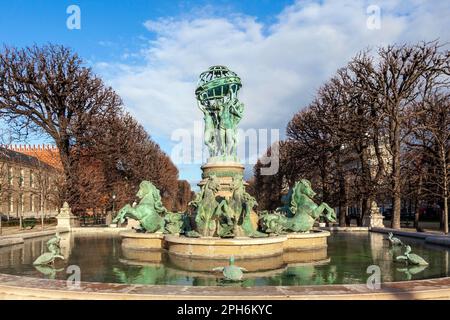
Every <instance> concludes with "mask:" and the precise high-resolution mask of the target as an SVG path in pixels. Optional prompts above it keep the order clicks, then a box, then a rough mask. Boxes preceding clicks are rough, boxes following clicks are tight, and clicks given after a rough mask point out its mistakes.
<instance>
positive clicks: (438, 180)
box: [408, 92, 450, 234]
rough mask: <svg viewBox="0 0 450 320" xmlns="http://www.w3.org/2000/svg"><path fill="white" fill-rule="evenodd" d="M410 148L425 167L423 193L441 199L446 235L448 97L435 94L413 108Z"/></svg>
mask: <svg viewBox="0 0 450 320" xmlns="http://www.w3.org/2000/svg"><path fill="white" fill-rule="evenodd" d="M409 126H410V128H411V130H412V132H413V134H412V138H411V139H410V140H409V141H408V144H409V146H411V147H413V148H415V149H416V150H418V151H420V154H421V156H422V157H423V158H425V159H426V160H427V162H428V164H431V166H429V168H428V170H427V180H428V184H427V188H426V192H428V193H432V194H435V195H437V196H439V197H440V198H441V201H442V204H443V210H442V226H443V231H444V232H445V233H446V234H447V233H448V210H449V204H448V198H449V187H450V186H449V178H450V94H449V93H448V92H447V93H445V94H442V93H441V94H435V95H432V96H431V97H430V98H427V99H425V100H424V101H422V102H420V103H417V104H415V105H414V112H413V113H412V117H411V118H410V124H409Z"/></svg>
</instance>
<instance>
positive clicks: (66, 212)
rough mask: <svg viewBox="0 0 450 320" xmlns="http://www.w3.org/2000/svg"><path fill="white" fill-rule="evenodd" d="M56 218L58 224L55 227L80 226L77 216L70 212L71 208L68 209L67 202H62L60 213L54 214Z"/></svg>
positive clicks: (68, 227)
mask: <svg viewBox="0 0 450 320" xmlns="http://www.w3.org/2000/svg"><path fill="white" fill-rule="evenodd" d="M56 219H57V220H58V224H57V226H56V229H69V230H70V229H72V228H76V227H79V226H80V222H79V220H78V217H76V216H74V215H73V214H72V210H70V207H69V204H68V203H67V202H64V204H63V206H62V208H61V211H60V213H59V214H58V215H57V216H56Z"/></svg>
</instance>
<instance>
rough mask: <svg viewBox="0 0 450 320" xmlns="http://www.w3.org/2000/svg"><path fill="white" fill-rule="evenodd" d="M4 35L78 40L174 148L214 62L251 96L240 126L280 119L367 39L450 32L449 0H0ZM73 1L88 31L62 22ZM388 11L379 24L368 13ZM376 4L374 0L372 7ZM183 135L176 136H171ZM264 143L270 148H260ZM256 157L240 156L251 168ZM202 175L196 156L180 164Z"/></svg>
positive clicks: (18, 41) (273, 124) (191, 120)
mask: <svg viewBox="0 0 450 320" xmlns="http://www.w3.org/2000/svg"><path fill="white" fill-rule="evenodd" d="M0 4H1V8H2V10H1V11H0V42H1V43H6V44H8V45H15V46H26V45H31V44H33V43H37V44H42V43H46V42H52V43H58V44H64V45H67V46H70V47H72V48H73V49H74V50H75V51H77V52H78V53H79V54H80V56H81V57H82V58H83V59H84V60H85V61H86V62H87V64H88V65H89V66H91V67H93V69H94V70H95V72H97V73H98V74H99V75H100V76H102V77H103V78H104V80H105V81H106V82H107V83H109V84H110V85H112V86H113V88H114V89H116V90H117V92H118V93H119V94H120V95H121V96H122V97H123V99H124V101H125V104H126V107H127V109H128V110H129V111H130V112H131V113H132V114H133V115H135V116H136V117H137V119H138V120H139V121H140V122H141V123H142V124H143V125H144V126H145V128H146V129H147V130H148V131H149V132H150V134H151V135H152V137H153V138H154V139H155V140H156V141H157V142H158V143H159V144H160V145H161V146H162V148H163V150H165V151H166V152H167V153H168V154H169V155H172V152H173V149H174V146H175V145H176V144H177V142H176V141H173V139H172V138H173V136H174V133H176V130H179V129H183V130H185V131H186V130H187V132H191V133H192V134H193V135H194V136H195V132H194V129H193V127H194V124H195V123H198V122H201V120H202V115H201V113H200V112H199V111H198V110H197V108H196V104H195V98H194V95H193V91H194V89H195V85H196V81H197V77H198V75H199V74H200V72H202V71H204V70H205V69H207V68H208V67H209V66H211V65H216V64H224V65H227V66H229V67H230V68H231V69H232V70H234V71H236V72H237V73H238V74H239V75H240V76H241V78H242V81H243V84H244V87H243V89H242V95H241V99H242V101H243V102H244V103H245V105H246V110H245V116H244V119H243V121H242V123H241V126H242V128H243V129H245V130H249V129H256V130H259V129H269V130H270V129H278V130H280V134H281V136H283V135H284V130H285V126H286V124H287V122H288V121H289V120H290V118H291V117H292V115H293V114H294V113H295V112H297V111H298V110H300V109H301V108H302V107H304V106H306V105H307V104H308V102H310V101H311V100H312V98H313V96H314V93H315V91H316V90H317V88H318V87H319V86H320V85H321V84H322V83H323V82H324V81H326V80H327V79H328V78H329V77H330V76H331V75H332V74H333V73H334V72H335V71H336V69H338V68H339V67H342V66H344V65H345V64H346V62H347V61H348V60H349V59H350V58H351V57H352V56H353V55H355V54H356V53H357V52H358V51H359V50H362V49H365V48H367V47H370V48H376V47H377V46H381V45H386V44H389V43H404V42H417V41H421V40H434V39H437V38H439V39H441V41H442V42H448V41H450V36H449V33H448V30H450V19H448V15H449V13H450V1H448V0H433V1H429V0H428V1H425V0H411V1H401V0H380V1H375V0H374V1H367V0H321V1H315V0H297V1H296V0H290V1H287V0H286V1H285V0H283V1H269V0H259V1H257V0H246V1H242V0H241V1H223V0H215V1H207V0H200V1H172V0H170V1H169V0H167V1H142V0H137V1H136V0H134V1H111V0H110V1H106V0H98V1H94V0H84V1H75V0H71V1H63V0H58V1H50V0H47V1H42V0H29V1H23V0H15V1H1V2H0ZM69 5H78V6H79V7H80V10H81V29H80V30H69V29H68V28H67V27H66V19H67V18H68V16H69V15H68V14H67V13H66V9H67V7H68V6H69ZM370 5H376V6H377V8H379V9H380V16H379V18H380V19H379V22H380V26H379V28H370V27H368V25H367V21H368V19H369V18H371V14H372V13H371V12H368V8H369V6H370ZM369 11H370V10H369ZM175 135H176V134H175ZM258 151H259V152H262V151H263V150H258ZM251 159H255V155H250V156H249V157H248V159H244V162H245V161H246V160H248V161H246V162H245V163H246V164H247V168H248V169H250V168H251V166H252V165H251V162H252V161H251ZM177 165H178V167H179V169H180V177H181V178H185V179H188V180H189V181H190V182H191V183H192V184H195V182H196V181H198V180H199V177H200V169H199V167H200V165H199V164H198V163H194V164H186V163H184V164H183V163H177Z"/></svg>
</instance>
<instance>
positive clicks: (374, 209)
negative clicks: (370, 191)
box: [363, 201, 384, 228]
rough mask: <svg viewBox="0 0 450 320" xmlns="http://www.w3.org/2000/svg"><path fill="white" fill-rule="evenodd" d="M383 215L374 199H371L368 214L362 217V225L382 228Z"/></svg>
mask: <svg viewBox="0 0 450 320" xmlns="http://www.w3.org/2000/svg"><path fill="white" fill-rule="evenodd" d="M383 220H384V216H383V215H382V214H381V213H380V209H379V208H378V206H377V203H376V202H375V201H372V205H371V207H370V214H369V216H365V217H364V218H363V226H364V227H369V228H384V224H383Z"/></svg>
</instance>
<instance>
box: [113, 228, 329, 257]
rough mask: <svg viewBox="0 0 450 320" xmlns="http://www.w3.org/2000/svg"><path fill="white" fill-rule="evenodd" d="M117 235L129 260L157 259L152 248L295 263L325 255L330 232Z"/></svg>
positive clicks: (184, 255) (189, 253)
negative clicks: (259, 235) (231, 235)
mask: <svg viewBox="0 0 450 320" xmlns="http://www.w3.org/2000/svg"><path fill="white" fill-rule="evenodd" d="M120 236H121V237H122V249H123V251H124V254H125V256H128V257H129V258H130V259H133V260H135V259H136V260H144V261H151V260H152V259H158V257H159V255H158V254H155V251H160V250H167V251H168V252H169V254H172V255H176V256H181V257H189V258H195V259H229V258H230V256H234V257H235V258H236V259H249V258H264V257H274V256H281V257H282V258H281V260H282V261H285V260H287V261H285V262H287V263H291V262H294V263H295V262H303V261H304V260H305V261H306V260H308V259H309V260H311V259H310V256H311V254H312V255H315V256H316V257H319V256H320V258H321V259H324V258H326V248H327V238H328V237H329V236H330V232H328V231H324V230H313V231H311V232H310V233H290V234H287V235H280V236H271V237H267V238H248V237H239V238H230V239H223V238H215V237H201V238H188V237H184V236H178V235H165V234H162V233H153V234H152V233H136V232H134V231H125V232H121V233H120ZM319 253H320V254H319ZM323 253H325V254H323ZM324 255H325V257H323V256H324ZM147 256H149V257H147ZM299 257H304V258H299ZM147 258H148V259H147ZM313 260H314V259H313Z"/></svg>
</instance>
